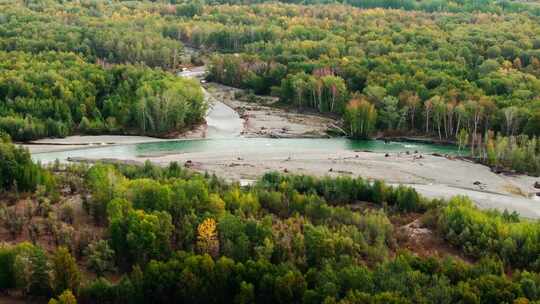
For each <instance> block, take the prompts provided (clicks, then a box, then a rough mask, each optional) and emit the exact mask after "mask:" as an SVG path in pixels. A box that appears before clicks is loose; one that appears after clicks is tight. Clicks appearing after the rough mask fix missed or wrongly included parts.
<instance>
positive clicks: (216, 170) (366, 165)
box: [72, 149, 540, 218]
mask: <svg viewBox="0 0 540 304" xmlns="http://www.w3.org/2000/svg"><path fill="white" fill-rule="evenodd" d="M72 160H73V161H83V162H97V161H106V162H120V163H129V164H138V163H140V164H142V163H144V162H145V161H150V162H152V163H154V164H156V165H159V166H167V165H168V164H169V163H170V162H173V161H176V162H178V163H179V164H180V165H183V166H185V167H186V168H189V169H191V170H194V171H197V172H200V173H205V172H208V173H213V174H216V175H217V176H220V177H222V178H224V179H226V180H230V181H239V182H242V183H245V181H249V180H256V179H258V178H259V177H260V176H261V175H263V174H264V173H266V172H269V171H279V172H284V173H291V174H306V175H314V176H319V177H322V176H332V177H336V176H350V177H356V176H361V177H362V178H365V179H367V180H375V179H379V180H384V181H385V182H386V183H387V184H390V185H397V184H402V185H407V186H412V187H414V188H415V189H417V191H418V192H419V193H420V194H422V195H424V196H426V197H429V198H444V199H449V198H451V197H453V196H457V195H464V196H468V197H470V198H471V199H472V200H473V201H474V202H475V204H476V205H477V206H479V207H480V208H483V209H498V210H500V211H503V210H504V209H508V210H509V211H517V212H518V213H520V214H521V215H522V216H523V217H526V218H540V200H537V199H536V197H533V195H534V194H535V188H534V182H535V181H536V179H535V178H532V177H529V176H523V175H518V176H506V175H499V174H495V173H493V172H492V171H491V170H490V168H489V167H486V166H484V165H481V164H476V163H471V162H467V161H462V160H457V159H454V160H452V159H447V158H444V157H437V156H432V155H424V157H422V158H420V159H419V158H417V157H415V155H412V154H411V155H406V154H404V153H395V152H394V153H390V156H389V157H386V156H385V153H383V152H380V153H379V152H357V151H350V150H343V149H337V150H336V151H333V152H331V151H321V150H313V149H307V150H303V151H298V152H291V151H286V150H274V151H257V152H253V151H252V152H250V151H240V152H239V151H236V152H216V151H207V152H186V153H181V154H178V153H175V154H164V155H159V156H151V157H148V156H146V157H130V158H122V159H114V158H111V159H106V160H104V159H99V158H94V159H92V158H84V157H83V158H76V159H72Z"/></svg>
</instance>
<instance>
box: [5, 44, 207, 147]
mask: <svg viewBox="0 0 540 304" xmlns="http://www.w3.org/2000/svg"><path fill="white" fill-rule="evenodd" d="M0 62H1V64H0V75H1V76H0V80H1V82H2V83H3V85H2V86H0V99H1V100H5V101H6V103H5V105H4V106H3V107H2V108H1V109H0V114H2V116H3V117H2V119H1V120H0V130H2V131H4V132H6V133H8V134H10V135H11V136H12V137H13V138H14V139H15V140H21V141H25V140H31V139H36V138H40V137H46V136H49V137H63V136H66V135H69V134H71V133H73V132H75V131H77V130H78V131H80V132H84V133H87V134H100V133H119V132H123V133H130V132H134V133H138V134H155V135H160V134H164V133H167V132H171V131H176V130H182V129H183V128H186V127H189V126H191V125H193V124H194V123H196V122H198V121H199V120H200V119H201V118H202V116H203V115H204V113H205V111H206V108H205V105H204V103H203V97H202V92H201V90H200V88H199V85H198V84H196V83H195V82H193V81H191V80H187V79H181V78H177V77H174V76H173V75H171V74H169V73H166V72H162V71H158V70H152V69H149V68H146V67H142V66H130V65H117V66H114V67H113V68H111V69H104V68H103V67H101V66H99V65H96V64H90V63H87V62H85V61H84V60H83V59H82V58H81V57H79V56H77V55H75V54H73V53H57V52H46V53H40V54H36V55H34V54H28V53H23V52H0Z"/></svg>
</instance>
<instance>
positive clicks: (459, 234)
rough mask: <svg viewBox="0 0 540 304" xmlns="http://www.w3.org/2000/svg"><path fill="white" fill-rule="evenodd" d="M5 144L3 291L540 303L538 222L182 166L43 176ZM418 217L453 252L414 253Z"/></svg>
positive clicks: (315, 181)
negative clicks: (411, 226) (242, 182)
mask: <svg viewBox="0 0 540 304" xmlns="http://www.w3.org/2000/svg"><path fill="white" fill-rule="evenodd" d="M3 138H4V139H3V141H2V143H1V144H0V150H1V151H2V153H1V155H2V159H0V166H2V171H1V172H2V175H1V176H0V177H1V179H0V181H1V186H2V200H1V202H0V233H1V234H2V235H3V237H5V238H6V239H7V240H10V241H9V242H7V243H3V244H2V245H1V246H0V270H1V271H0V291H2V292H3V294H4V295H11V296H15V297H21V298H24V299H26V300H31V301H38V302H39V301H46V300H48V299H50V301H49V303H148V302H150V303H170V302H173V301H180V302H189V303H343V304H345V303H538V302H537V301H539V300H540V273H539V272H540V259H539V256H540V223H539V222H537V221H530V220H525V219H521V218H520V217H519V216H518V215H517V214H515V213H508V212H506V211H505V212H503V213H501V212H498V211H493V210H488V211H483V210H479V209H477V208H476V207H474V205H473V204H472V203H471V202H470V201H469V200H468V199H466V198H463V197H456V198H454V199H452V200H451V201H450V202H445V201H442V200H430V199H427V198H425V197H422V196H421V195H419V194H418V193H417V192H416V191H415V190H414V189H412V188H409V187H405V186H399V187H394V186H389V185H387V184H385V183H384V182H382V181H368V180H365V179H362V178H360V177H358V178H351V177H338V178H330V177H324V178H316V177H312V176H304V175H291V174H283V173H277V172H270V173H267V174H265V175H264V176H263V177H261V178H260V179H259V180H258V181H257V182H256V183H255V184H253V185H251V186H244V187H241V186H239V185H238V184H237V183H229V182H225V181H223V180H221V179H220V178H218V177H216V176H212V175H208V174H199V173H193V172H191V171H188V169H185V168H183V167H182V166H180V165H179V164H177V163H171V164H170V165H169V166H167V167H165V168H161V167H156V166H153V165H151V164H150V163H149V162H147V163H146V164H144V165H143V166H135V165H112V164H96V165H94V166H91V167H89V166H87V165H84V164H80V165H79V164H71V165H62V164H60V163H56V164H52V165H50V166H48V167H43V166H41V165H39V164H34V163H32V161H31V160H30V156H29V154H28V152H25V150H24V149H22V148H16V147H15V146H14V145H13V144H12V143H11V142H10V140H9V138H8V137H7V136H3ZM17 149H21V150H17ZM16 152H20V153H16ZM28 172H31V173H32V174H28ZM415 218H416V219H418V221H420V222H421V223H422V224H421V225H422V227H424V228H423V229H429V230H430V231H432V233H433V235H434V237H436V238H437V239H439V240H440V242H443V243H445V244H448V245H446V246H451V247H453V248H456V249H458V250H460V251H461V252H462V253H461V254H460V255H456V254H455V253H453V251H449V250H446V251H445V250H441V251H439V252H438V253H437V254H426V253H425V252H424V253H421V252H415V251H414V249H415V247H413V248H412V250H413V251H411V248H409V247H407V246H405V244H406V243H407V240H408V239H409V238H411V237H412V236H411V235H408V234H406V233H404V230H403V226H402V225H403V223H407V219H409V220H411V219H415ZM441 248H444V247H441Z"/></svg>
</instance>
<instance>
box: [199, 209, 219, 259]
mask: <svg viewBox="0 0 540 304" xmlns="http://www.w3.org/2000/svg"><path fill="white" fill-rule="evenodd" d="M197 249H198V250H199V252H200V253H207V254H209V255H211V256H212V257H217V256H218V254H219V239H218V235H217V230H216V221H215V220H214V219H212V218H207V219H205V220H204V221H203V222H202V223H201V224H200V225H199V227H197Z"/></svg>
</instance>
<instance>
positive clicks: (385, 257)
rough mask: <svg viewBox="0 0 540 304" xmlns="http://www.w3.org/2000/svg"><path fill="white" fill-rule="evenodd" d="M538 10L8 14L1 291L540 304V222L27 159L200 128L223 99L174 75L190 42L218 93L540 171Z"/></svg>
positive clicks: (190, 8)
mask: <svg viewBox="0 0 540 304" xmlns="http://www.w3.org/2000/svg"><path fill="white" fill-rule="evenodd" d="M538 7H539V6H538V3H537V2H535V1H519V2H518V1H491V0H484V1H469V0H464V1H461V0H457V1H445V0H421V1H409V0H399V1H398V0H366V1H356V0H354V1H347V2H346V3H345V1H343V2H341V1H337V2H334V1H332V2H330V1H311V0H310V1H301V2H300V1H282V2H267V1H262V0H261V1H231V0H226V1H225V0H224V1H220V0H218V1H214V2H208V3H204V2H202V1H186V2H180V1H178V2H177V1H170V2H147V1H125V2H123V1H118V2H116V1H100V0H97V1H96V0H92V1H86V0H83V1H76V2H72V1H54V0H42V1H35V0H25V1H18V0H5V1H0V237H1V240H2V241H3V242H2V243H1V244H0V296H1V297H7V298H9V299H19V300H23V301H29V302H40V303H46V302H48V303H50V304H55V303H56V304H68V303H69V304H75V303H115V304H117V303H171V302H181V303H238V304H241V303H306V304H308V303H327V304H332V303H336V304H337V303H339V304H353V303H358V304H360V303H362V304H382V303H395V304H398V303H399V304H402V303H403V304H404V303H472V304H476V303H478V304H484V303H485V304H488V303H513V304H525V303H540V222H538V221H537V220H529V219H524V218H521V217H520V216H519V215H518V214H516V213H510V212H508V211H504V210H501V211H497V210H484V209H478V208H477V207H475V205H474V204H473V203H472V202H471V201H470V200H469V199H468V198H465V197H459V196H458V197H454V198H452V199H451V200H449V201H445V200H440V199H428V198H426V197H423V196H422V195H420V194H419V193H418V192H417V191H416V190H414V189H413V188H410V187H406V186H393V185H388V184H386V183H385V182H384V181H381V180H368V179H364V178H361V177H347V176H345V177H313V176H306V175H295V174H290V173H283V172H268V173H266V174H265V175H264V176H262V177H260V178H259V179H258V180H257V181H256V182H255V183H254V184H252V185H248V186H240V184H239V183H235V182H230V181H225V180H223V179H221V178H219V177H217V176H215V175H210V174H203V173H195V172H193V171H190V170H189V169H186V168H184V164H179V163H176V162H172V163H170V164H169V165H168V166H166V167H158V166H154V165H152V164H151V163H150V162H147V163H145V164H144V165H126V164H106V163H97V164H95V165H92V166H89V165H85V164H61V163H59V162H57V163H53V164H50V165H47V166H45V165H41V164H39V163H34V162H32V159H31V156H30V153H29V152H28V151H27V150H26V149H24V148H22V147H19V146H17V145H15V144H13V141H16V142H23V141H29V140H33V139H38V138H43V137H64V136H67V135H72V134H141V135H151V136H164V137H165V136H170V135H171V134H172V135H175V134H178V133H180V132H183V131H186V130H188V129H190V128H192V127H194V126H195V125H196V124H199V123H201V122H202V120H203V118H204V115H205V112H206V110H207V105H206V103H205V101H204V98H203V91H202V90H201V87H200V84H199V83H198V82H197V81H195V80H189V79H183V78H179V77H177V76H176V75H175V73H176V72H177V71H178V69H179V68H181V67H183V66H192V65H194V64H195V63H197V64H200V63H201V61H200V58H195V57H197V56H192V57H191V58H189V56H187V57H188V58H186V56H185V52H184V50H185V47H186V46H188V47H191V48H195V49H198V51H199V52H201V53H202V55H203V56H204V57H205V58H207V59H206V67H207V70H208V73H207V79H208V80H209V81H215V82H219V83H221V84H225V85H229V86H233V87H237V88H242V89H245V90H247V91H249V92H250V93H253V94H261V95H272V96H275V97H277V98H279V103H280V106H283V107H287V108H290V109H294V110H299V111H306V112H315V113H317V114H320V115H327V116H330V117H334V118H336V119H337V120H338V121H340V122H341V123H342V126H343V129H344V130H345V131H346V132H347V135H349V136H351V137H354V138H367V137H371V136H375V135H383V136H423V137H427V138H431V139H438V140H439V141H448V142H452V143H456V144H457V145H459V146H460V148H463V149H465V148H466V147H468V148H470V154H471V156H472V157H474V158H475V159H477V160H479V161H481V162H483V163H485V164H486V165H489V166H491V167H493V168H494V169H497V168H506V167H510V168H513V169H514V170H515V171H516V172H518V173H521V172H523V173H531V174H537V175H538V174H540V156H539V155H540V153H539V152H540V142H539V141H538V139H537V136H539V135H540V38H539V37H540V19H539V18H540V17H539V16H540V11H539V9H538ZM412 224H415V225H418V227H416V226H414V225H412ZM411 225H412V226H411ZM411 229H412V230H411ZM411 231H413V232H411ZM420 232H421V233H420ZM418 233H419V234H418ZM418 235H420V237H419V236H418ZM416 242H420V245H422V246H418V243H416ZM424 246H428V247H429V246H431V247H430V248H429V250H423V249H422V248H424Z"/></svg>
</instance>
